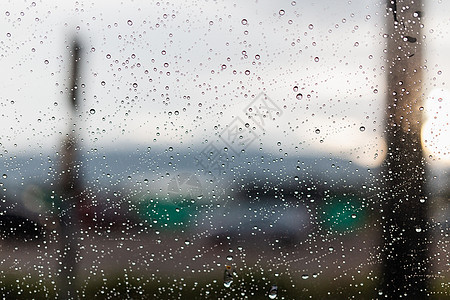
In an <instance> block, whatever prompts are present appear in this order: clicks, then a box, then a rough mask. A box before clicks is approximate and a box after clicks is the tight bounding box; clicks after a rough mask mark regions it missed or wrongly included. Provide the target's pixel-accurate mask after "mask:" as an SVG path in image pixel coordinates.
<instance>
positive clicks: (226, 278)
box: [223, 266, 233, 288]
mask: <svg viewBox="0 0 450 300" xmlns="http://www.w3.org/2000/svg"><path fill="white" fill-rule="evenodd" d="M232 283H233V273H232V272H231V267H230V266H226V267H225V271H224V272H223V285H224V286H225V287H226V288H229V287H230V286H231V284H232Z"/></svg>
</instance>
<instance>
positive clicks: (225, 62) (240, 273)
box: [0, 0, 450, 299]
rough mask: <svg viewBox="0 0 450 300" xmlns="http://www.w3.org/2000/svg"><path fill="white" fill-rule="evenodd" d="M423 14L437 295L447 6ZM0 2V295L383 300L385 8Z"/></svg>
mask: <svg viewBox="0 0 450 300" xmlns="http://www.w3.org/2000/svg"><path fill="white" fill-rule="evenodd" d="M423 3H424V7H423V10H424V17H423V23H424V28H423V31H422V34H423V41H424V42H423V44H422V45H423V47H424V54H423V55H424V65H425V67H424V73H423V78H424V80H423V86H422V91H423V93H424V94H423V105H422V106H420V107H419V108H418V109H419V110H420V112H421V114H422V119H423V122H422V124H421V125H422V126H421V128H422V129H421V130H422V147H423V151H424V160H425V164H426V169H427V173H426V178H425V181H426V183H427V185H428V186H427V195H428V196H427V197H425V198H424V199H422V200H423V201H426V203H428V210H429V212H428V219H427V226H426V228H420V229H418V230H426V231H427V232H429V235H430V236H431V238H430V243H429V244H428V246H427V247H428V249H429V260H428V263H429V265H430V270H429V279H430V289H429V296H431V297H434V298H436V299H444V298H445V297H448V296H449V293H450V290H449V278H450V274H449V271H448V270H449V266H448V261H449V257H448V251H449V239H448V234H449V225H448V219H449V216H450V212H449V200H450V189H449V184H448V182H449V176H448V170H449V169H450V154H449V148H450V136H449V127H448V120H449V118H448V115H449V111H450V105H449V99H450V91H449V90H448V88H447V78H448V76H447V74H448V73H450V60H449V59H448V55H446V53H448V51H450V40H449V39H448V38H447V33H448V31H449V29H450V19H449V18H448V14H446V13H445V12H446V11H448V10H449V9H450V3H447V2H445V1H431V0H426V1H425V0H424V1H423ZM0 7H1V10H0V22H1V23H0V24H1V26H0V28H1V32H0V37H1V38H0V49H1V51H0V66H1V69H2V72H1V74H0V79H1V80H0V87H1V92H0V107H1V122H0V150H1V153H0V176H2V177H1V178H0V185H1V187H2V191H1V200H2V201H1V203H0V208H1V213H0V233H1V241H0V249H1V251H0V259H1V265H0V291H1V292H2V295H3V296H4V297H7V298H8V297H9V298H30V296H31V297H34V298H55V297H62V298H64V297H65V296H64V294H65V293H68V294H69V298H70V297H80V298H92V297H96V298H155V297H156V298H158V299H181V298H183V297H187V296H191V297H195V299H206V298H211V299H222V298H227V297H231V298H233V297H234V298H241V299H260V298H261V297H270V298H271V299H275V298H277V297H278V298H280V299H299V298H301V297H315V298H320V299H323V298H327V297H329V298H332V299H337V298H343V299H347V298H350V297H354V298H376V297H382V293H381V292H380V289H379V283H380V272H381V269H382V255H381V252H382V251H381V250H382V248H383V242H382V239H381V230H382V226H383V208H382V202H383V198H382V196H380V194H381V192H380V191H382V188H383V186H382V181H383V173H382V172H383V161H384V159H385V158H386V155H387V152H388V149H387V142H386V137H385V125H386V123H385V122H386V121H385V119H386V117H387V116H386V115H387V111H386V98H387V97H388V95H387V93H388V92H387V90H388V88H387V86H388V83H387V69H388V68H387V67H386V60H387V57H386V56H387V51H386V49H387V40H388V36H389V32H388V28H387V25H386V24H387V22H388V21H387V19H388V17H389V16H387V15H386V12H387V8H386V7H387V4H386V2H385V1H378V2H377V1H375V2H373V3H370V4H368V3H366V2H361V1H328V0H325V1H307V2H304V1H302V2H300V1H297V2H296V1H247V2H244V3H234V2H232V1H189V2H187V3H185V2H182V1H161V2H147V1H122V2H114V3H111V2H108V1H95V2H94V3H92V2H87V1H64V2H63V1H56V2H55V1H35V2H32V1H25V2H21V3H16V2H9V3H4V4H2V5H1V6H0ZM390 17H392V16H390ZM74 98H75V99H76V101H72V100H73V99H74ZM65 182H71V184H70V185H69V187H67V186H66V188H63V186H64V183H65ZM67 276H69V277H70V280H68V281H66V280H65V279H64V278H67ZM62 278H63V279H62ZM67 282H69V283H67ZM74 293H75V294H74Z"/></svg>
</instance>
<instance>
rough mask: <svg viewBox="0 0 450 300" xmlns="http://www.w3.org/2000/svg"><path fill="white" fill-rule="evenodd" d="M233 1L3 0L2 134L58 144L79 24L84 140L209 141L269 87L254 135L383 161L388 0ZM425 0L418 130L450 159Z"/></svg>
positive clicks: (26, 148) (441, 24)
mask: <svg viewBox="0 0 450 300" xmlns="http://www.w3.org/2000/svg"><path fill="white" fill-rule="evenodd" d="M240 2H244V1H240ZM240 2H237V1H236V2H232V1H191V2H188V3H185V2H184V1H161V2H156V1H155V2H153V1H115V2H112V1H76V2H75V1H73V2H71V1H59V2H55V1H35V2H32V1H26V2H17V1H11V2H10V3H8V4H2V5H1V7H2V11H1V12H0V13H1V15H0V36H1V39H0V67H1V70H2V72H1V74H0V79H1V80H0V87H1V93H0V103H1V104H0V105H1V106H0V108H1V114H2V122H0V130H1V133H0V134H1V137H0V142H1V143H2V146H1V147H2V148H3V150H7V151H8V153H22V154H23V153H33V152H36V151H58V150H59V148H60V146H61V140H62V138H63V135H64V134H65V133H66V132H67V130H68V128H69V127H70V122H69V121H68V120H69V118H68V113H67V111H68V100H67V88H68V81H67V77H68V76H69V65H70V61H71V60H70V53H69V50H70V45H71V43H72V41H73V38H74V37H75V36H76V37H77V38H78V39H79V40H81V42H82V45H83V50H82V61H83V62H82V64H83V65H82V79H81V82H82V83H83V87H82V91H83V101H82V104H81V107H80V111H79V115H80V117H79V123H78V126H77V132H78V134H80V136H81V137H82V138H83V141H82V145H83V148H85V149H90V148H99V149H101V148H102V147H103V149H111V150H115V149H120V148H124V147H128V148H129V147H134V146H135V147H143V146H145V147H146V146H151V147H158V146H160V147H165V146H166V145H167V146H168V145H171V146H173V147H178V148H183V147H188V146H190V147H201V144H202V143H203V144H205V143H208V142H211V141H213V142H214V141H215V142H217V141H219V133H221V132H222V131H223V130H225V128H226V127H227V126H228V125H230V124H232V122H233V121H234V120H236V119H238V118H239V119H243V120H245V118H246V117H247V115H246V113H248V111H247V110H246V107H247V105H248V104H249V103H250V102H251V101H252V99H254V98H255V97H256V96H258V95H259V94H260V93H262V92H263V93H265V94H266V95H267V96H268V97H269V98H270V99H271V100H272V101H273V103H276V104H277V106H278V107H279V108H280V111H281V115H278V116H275V118H274V119H273V120H268V121H267V122H266V123H265V124H264V126H261V127H263V128H258V130H259V131H258V130H255V132H256V135H257V140H256V141H255V142H254V143H253V144H252V147H254V148H256V149H257V148H260V147H261V148H263V150H264V151H279V149H282V151H283V152H287V153H292V152H294V151H296V152H301V153H304V154H311V153H312V152H313V153H315V154H317V153H323V154H327V155H328V154H331V155H336V156H339V157H341V158H345V159H350V160H353V161H356V162H358V163H360V164H363V165H371V166H372V165H376V164H378V163H380V162H381V160H382V159H383V157H384V153H385V143H384V140H383V138H382V136H383V133H382V131H383V117H384V100H385V89H386V88H385V82H384V81H385V73H384V70H383V66H384V57H383V55H384V54H383V49H384V48H385V47H386V38H384V37H383V35H384V34H385V33H386V29H385V26H384V23H385V17H384V13H385V3H384V1H379V2H378V3H377V2H376V1H375V2H374V1H335V0H334V1H331V0H330V1H310V2H308V3H307V4H305V1H297V2H298V3H295V2H292V1H245V3H240ZM426 3H427V5H426V8H425V11H426V12H427V14H426V16H427V17H428V18H427V19H426V27H425V29H424V34H425V35H426V36H427V38H426V41H427V47H428V48H427V49H428V50H427V51H428V52H427V59H428V64H427V67H428V73H427V74H426V76H427V79H428V81H427V85H426V91H427V95H428V98H429V99H431V100H427V102H426V105H425V109H426V111H427V112H428V116H429V119H430V120H431V121H430V122H428V124H427V125H426V126H428V127H426V126H425V129H426V131H427V132H428V133H424V134H425V136H427V134H428V136H429V137H428V140H429V142H428V143H429V148H430V149H432V150H433V151H434V152H436V153H432V155H433V159H435V160H437V161H438V163H442V162H448V161H449V154H448V153H449V152H448V151H449V145H448V144H449V142H448V140H450V138H447V139H445V137H446V136H447V137H448V112H449V104H448V101H449V98H448V95H449V93H448V91H447V85H446V80H445V79H446V78H447V74H448V73H449V72H450V61H449V60H448V57H446V55H444V54H445V53H448V51H449V50H450V41H449V40H450V39H448V31H449V29H450V21H449V17H448V16H447V15H446V14H444V12H445V11H449V9H450V3H448V2H445V3H440V1H427V2H426ZM295 87H297V89H296V88H295ZM298 94H301V96H298V97H297V95H298ZM432 99H434V100H432ZM436 111H439V113H438V114H436ZM434 117H436V118H434ZM438 128H439V131H438V133H436V132H437V130H438ZM425 129H424V130H425ZM430 132H434V135H435V138H434V140H432V139H431V136H430Z"/></svg>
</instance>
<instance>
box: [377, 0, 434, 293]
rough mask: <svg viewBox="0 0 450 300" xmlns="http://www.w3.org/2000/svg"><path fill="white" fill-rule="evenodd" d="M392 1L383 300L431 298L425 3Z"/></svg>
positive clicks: (389, 48)
mask: <svg viewBox="0 0 450 300" xmlns="http://www.w3.org/2000/svg"><path fill="white" fill-rule="evenodd" d="M387 1H388V11H389V12H388V16H387V21H386V24H387V26H388V29H389V37H388V42H387V80H388V94H387V120H386V138H387V146H388V154H387V158H386V161H385V173H384V180H385V190H384V194H383V195H382V196H383V197H382V198H383V206H382V207H383V213H382V218H383V222H384V223H383V233H382V234H383V237H382V238H383V245H382V247H383V250H382V255H383V269H382V274H381V279H382V289H381V292H382V293H383V294H382V295H381V297H385V298H389V299H405V298H407V299H425V298H426V297H427V294H428V291H427V288H428V278H427V277H428V275H429V274H428V259H429V253H428V248H429V242H430V240H429V236H428V227H427V224H428V223H427V214H428V209H427V207H428V201H427V199H426V186H425V161H424V157H423V150H422V145H421V126H422V109H421V108H420V107H421V105H422V101H423V97H424V91H423V90H422V86H423V76H422V73H423V69H424V59H423V55H422V53H423V45H424V41H423V35H422V33H421V32H422V27H423V25H422V24H423V23H422V17H423V5H422V0H396V1H393V0H387Z"/></svg>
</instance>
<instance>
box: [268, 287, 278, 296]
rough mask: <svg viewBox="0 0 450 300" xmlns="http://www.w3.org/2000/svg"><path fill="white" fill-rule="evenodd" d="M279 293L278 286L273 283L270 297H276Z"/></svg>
mask: <svg viewBox="0 0 450 300" xmlns="http://www.w3.org/2000/svg"><path fill="white" fill-rule="evenodd" d="M277 295H278V287H277V286H276V285H272V287H271V288H270V290H269V299H275V298H276V297H277Z"/></svg>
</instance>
